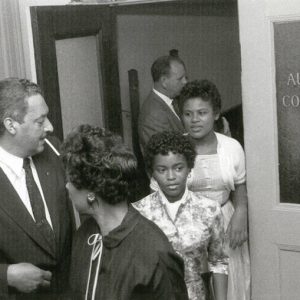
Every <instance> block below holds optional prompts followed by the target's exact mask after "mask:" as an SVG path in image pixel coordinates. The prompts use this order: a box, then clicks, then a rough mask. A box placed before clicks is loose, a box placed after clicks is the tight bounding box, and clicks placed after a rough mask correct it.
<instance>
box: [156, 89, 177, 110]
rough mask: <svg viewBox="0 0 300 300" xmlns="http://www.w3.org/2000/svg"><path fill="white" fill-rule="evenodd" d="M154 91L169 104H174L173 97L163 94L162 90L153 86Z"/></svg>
mask: <svg viewBox="0 0 300 300" xmlns="http://www.w3.org/2000/svg"><path fill="white" fill-rule="evenodd" d="M153 92H154V93H155V94H156V95H157V96H159V97H160V98H161V99H162V100H164V102H166V104H167V105H168V106H171V105H172V101H173V99H171V98H169V97H168V96H166V95H164V94H162V93H161V92H159V91H157V90H156V89H154V88H153Z"/></svg>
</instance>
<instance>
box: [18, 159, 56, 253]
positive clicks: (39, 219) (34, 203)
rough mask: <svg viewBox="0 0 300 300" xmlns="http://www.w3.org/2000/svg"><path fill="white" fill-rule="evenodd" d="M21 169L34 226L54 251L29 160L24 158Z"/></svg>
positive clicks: (43, 207) (52, 236)
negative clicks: (24, 176)
mask: <svg viewBox="0 0 300 300" xmlns="http://www.w3.org/2000/svg"><path fill="white" fill-rule="evenodd" d="M23 169H24V170H25V174H26V186H27V190H28V195H29V199H30V204H31V208H32V211H33V215H34V218H35V222H36V226H37V227H38V229H39V230H40V231H41V232H42V235H43V236H44V238H45V239H46V240H47V242H48V243H49V245H50V247H51V248H52V250H54V251H55V238H54V232H53V230H52V228H51V226H50V224H49V223H48V221H47V219H46V213H45V206H44V202H43V199H42V195H41V193H40V191H39V188H38V186H37V184H36V182H35V180H34V178H33V174H32V170H31V167H30V159H29V158H28V157H27V158H24V161H23Z"/></svg>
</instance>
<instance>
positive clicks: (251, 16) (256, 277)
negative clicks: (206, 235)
mask: <svg viewBox="0 0 300 300" xmlns="http://www.w3.org/2000/svg"><path fill="white" fill-rule="evenodd" d="M291 7H293V9H292V10H291V9H290V8H291ZM299 19H300V3H299V2H298V1H297V2H296V1H294V0H276V1H275V0H254V1H243V0H239V22H240V42H241V57H242V94H243V115H244V128H245V149H246V161H247V186H248V196H249V229H250V254H251V272H252V299H253V300H269V299H270V300H279V299H281V300H297V299H299V293H300V289H299V278H300V206H299V205H298V204H290V203H284V202H296V201H286V200H289V199H283V194H282V192H283V190H281V187H282V186H280V183H281V184H290V188H289V189H290V190H289V192H290V193H291V194H293V193H295V195H296V197H298V198H299V195H297V192H295V191H297V188H298V187H297V186H296V185H300V178H299V177H297V176H296V177H294V176H292V174H291V172H290V171H289V169H288V168H289V167H290V166H293V165H295V166H296V167H298V168H299V166H298V161H297V160H295V156H291V155H287V156H285V155H283V153H282V151H291V150H293V149H292V148H291V146H289V147H288V149H286V148H285V149H284V148H283V147H280V148H279V142H278V141H279V139H280V138H281V137H282V136H281V135H282V134H286V133H287V132H290V133H292V132H293V131H292V130H291V129H292V128H290V127H289V126H293V123H292V124H291V123H290V122H283V121H282V120H284V121H286V120H287V117H288V115H287V111H285V110H282V111H280V112H279V110H278V107H279V108H280V110H281V109H284V107H282V106H281V104H282V103H279V101H281V100H282V96H283V95H284V94H285V92H284V94H282V92H283V90H282V87H283V86H285V88H286V84H287V82H284V81H282V80H281V79H280V82H278V79H279V78H285V79H287V76H288V74H284V73H283V72H284V68H281V67H279V65H278V59H280V61H279V63H280V64H282V66H284V65H288V64H290V65H291V66H293V67H294V70H293V72H294V73H296V72H297V64H298V61H297V59H296V57H297V56H294V57H293V55H288V57H286V58H285V57H284V55H283V54H284V53H285V52H286V53H292V51H290V50H291V49H288V47H289V46H288V44H289V43H288V44H285V43H286V42H289V41H290V42H291V41H292V40H293V39H295V41H296V40H297V36H295V32H294V30H293V29H292V27H291V28H290V29H292V30H287V31H286V34H284V35H283V36H284V38H283V39H281V40H278V36H277V35H276V34H275V31H276V30H274V26H275V24H277V23H278V22H290V21H297V20H299ZM298 40H299V38H298ZM278 44H279V45H281V47H283V51H278V48H277V47H276V45H278ZM284 48H285V49H284ZM284 50H286V51H284ZM294 50H295V53H299V49H294ZM278 55H279V57H278ZM293 61H295V64H293V63H292V62H293ZM276 62H277V63H276ZM298 71H299V70H298ZM282 76H283V77H282ZM276 78H277V80H276ZM285 79H284V80H285ZM289 92H291V90H289V91H288V93H289ZM298 94H300V93H299V87H298ZM280 95H281V96H280ZM296 109H297V108H296ZM278 113H280V117H278V116H279V114H278ZM293 113H295V114H298V118H300V110H298V112H296V111H295V112H293ZM284 114H285V115H284ZM298 131H299V129H298ZM289 138H290V139H291V138H292V139H293V140H294V142H296V144H297V145H299V143H300V137H299V135H298V134H297V135H295V134H294V135H293V136H292V137H291V136H289ZM279 149H280V151H279ZM294 151H295V155H296V157H297V153H298V155H299V146H298V147H297V148H296V149H294ZM279 152H280V155H279ZM282 159H284V162H285V167H284V166H283V164H282V165H281V162H282ZM287 160H289V161H287ZM282 167H284V170H282ZM286 168H287V169H286ZM282 171H284V172H285V175H284V181H283V180H282V179H283V178H282V175H283V174H282ZM293 187H295V190H294V191H293V190H292V189H293ZM284 194H286V192H284Z"/></svg>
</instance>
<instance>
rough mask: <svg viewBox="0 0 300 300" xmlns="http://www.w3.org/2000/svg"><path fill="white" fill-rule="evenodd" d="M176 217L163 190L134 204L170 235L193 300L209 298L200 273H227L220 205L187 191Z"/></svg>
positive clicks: (190, 297)
mask: <svg viewBox="0 0 300 300" xmlns="http://www.w3.org/2000/svg"><path fill="white" fill-rule="evenodd" d="M179 201H181V203H180V205H179V207H178V209H177V213H176V214H175V216H174V214H173V216H174V217H173V218H172V217H171V215H170V213H169V212H168V206H169V203H168V200H167V199H166V198H165V196H164V194H163V192H162V191H161V190H160V189H159V190H158V191H156V192H154V193H152V194H150V195H149V196H147V197H145V198H143V199H142V200H140V201H138V202H135V203H133V206H134V207H135V208H136V209H137V210H139V211H140V213H141V214H142V215H144V216H145V217H146V218H148V219H149V220H151V221H153V222H154V223H156V224H157V225H158V226H159V227H160V228H161V229H162V231H163V232H164V233H165V234H166V236H167V237H168V238H169V241H170V242H171V243H172V245H173V247H174V249H175V250H176V251H177V252H178V253H179V254H180V255H181V257H182V258H183V260H184V264H185V282H186V285H187V288H188V294H189V299H190V300H206V299H207V297H208V296H207V292H206V290H205V285H204V283H203V280H202V278H201V274H202V273H205V272H207V268H208V269H209V271H211V272H213V273H222V274H227V268H228V258H227V256H226V255H225V254H224V251H223V240H224V225H223V215H222V212H221V208H220V205H219V204H218V203H216V202H215V201H212V200H209V199H207V198H205V197H201V196H200V197H197V196H196V195H195V194H194V193H193V192H191V191H188V190H186V192H185V194H184V196H183V199H182V200H179Z"/></svg>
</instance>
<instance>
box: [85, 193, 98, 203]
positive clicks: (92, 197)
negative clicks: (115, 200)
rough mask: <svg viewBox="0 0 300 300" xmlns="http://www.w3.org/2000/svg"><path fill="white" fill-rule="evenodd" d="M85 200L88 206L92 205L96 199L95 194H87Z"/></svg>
mask: <svg viewBox="0 0 300 300" xmlns="http://www.w3.org/2000/svg"><path fill="white" fill-rule="evenodd" d="M86 199H87V201H88V203H89V204H92V203H93V202H94V201H95V199H96V197H95V194H94V193H88V194H87V197H86Z"/></svg>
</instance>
